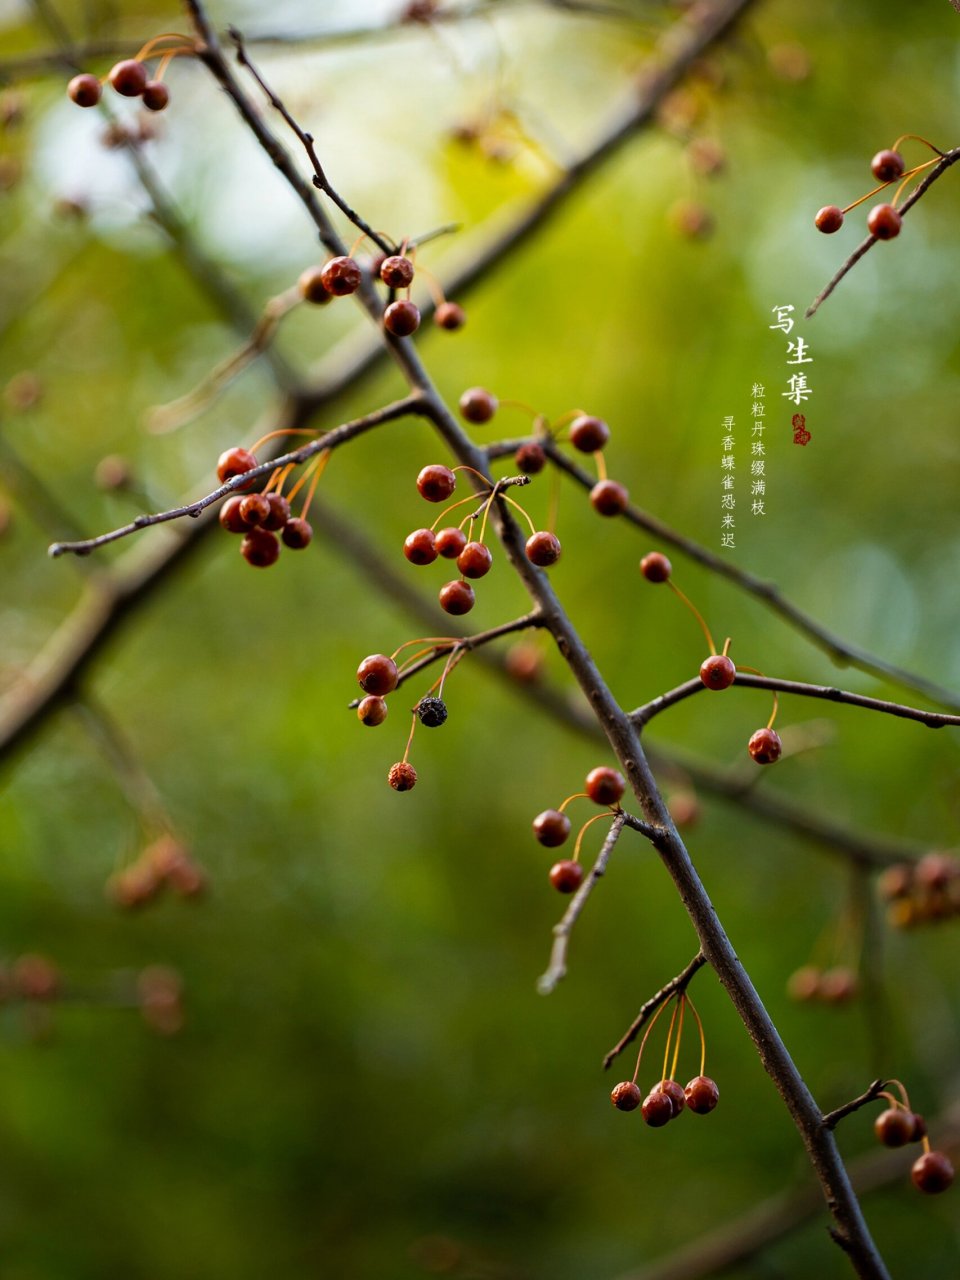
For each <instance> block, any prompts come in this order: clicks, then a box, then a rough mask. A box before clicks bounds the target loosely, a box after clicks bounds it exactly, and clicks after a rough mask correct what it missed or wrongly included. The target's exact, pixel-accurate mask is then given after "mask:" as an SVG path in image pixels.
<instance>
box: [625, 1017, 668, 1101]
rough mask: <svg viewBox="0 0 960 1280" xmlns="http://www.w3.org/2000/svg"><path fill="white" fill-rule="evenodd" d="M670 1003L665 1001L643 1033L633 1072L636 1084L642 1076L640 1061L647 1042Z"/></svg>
mask: <svg viewBox="0 0 960 1280" xmlns="http://www.w3.org/2000/svg"><path fill="white" fill-rule="evenodd" d="M669 1003H670V1001H669V1000H664V1002H663V1004H662V1005H661V1006H660V1008H659V1009H658V1010H657V1011H656V1013H655V1014H654V1015H653V1017H652V1018H651V1019H650V1025H649V1026H648V1027H647V1029H646V1031H645V1032H644V1033H643V1039H642V1040H641V1041H640V1048H639V1050H638V1052H637V1065H636V1067H635V1068H634V1071H633V1083H634V1084H636V1083H637V1076H638V1075H639V1074H640V1059H641V1058H642V1057H643V1051H644V1049H645V1048H646V1047H647V1041H648V1040H649V1039H650V1032H651V1031H652V1030H653V1028H654V1027H655V1026H656V1025H657V1019H658V1018H659V1017H660V1015H661V1013H663V1011H664V1009H666V1007H667V1005H668V1004H669Z"/></svg>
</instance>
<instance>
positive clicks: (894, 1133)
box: [873, 1081, 954, 1196]
mask: <svg viewBox="0 0 960 1280" xmlns="http://www.w3.org/2000/svg"><path fill="white" fill-rule="evenodd" d="M890 1083H892V1084H896V1085H897V1086H898V1088H899V1089H900V1092H901V1093H902V1094H903V1101H902V1102H901V1101H900V1100H898V1099H897V1098H895V1097H894V1096H893V1095H892V1094H890V1093H887V1092H883V1093H881V1094H880V1097H882V1098H885V1099H886V1100H887V1101H888V1102H889V1103H890V1104H891V1105H890V1106H889V1107H888V1108H887V1109H886V1111H881V1112H880V1114H879V1115H878V1116H877V1118H876V1120H875V1121H874V1123H873V1131H874V1133H875V1135H876V1137H877V1141H878V1142H880V1143H882V1144H883V1146H885V1147H905V1146H908V1145H909V1144H910V1143H913V1142H922V1143H923V1155H921V1156H918V1157H917V1159H916V1160H915V1161H914V1162H913V1165H912V1167H911V1169H910V1176H911V1178H912V1179H913V1185H914V1186H915V1187H916V1188H917V1190H918V1191H922V1192H924V1194H926V1195H931V1196H934V1195H939V1194H940V1192H941V1191H946V1190H947V1188H948V1187H949V1186H950V1185H951V1183H952V1182H953V1178H954V1171H953V1165H952V1164H951V1163H950V1161H949V1160H948V1159H947V1157H946V1156H945V1155H944V1153H943V1152H942V1151H932V1150H931V1149H930V1140H929V1138H928V1137H927V1125H926V1122H925V1120H924V1118H923V1116H921V1115H919V1114H918V1113H917V1112H916V1111H913V1110H912V1109H911V1107H910V1101H909V1099H908V1098H907V1093H906V1090H905V1089H904V1088H903V1086H902V1085H900V1083H899V1081H891V1082H890Z"/></svg>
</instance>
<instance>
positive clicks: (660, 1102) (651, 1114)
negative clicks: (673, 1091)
mask: <svg viewBox="0 0 960 1280" xmlns="http://www.w3.org/2000/svg"><path fill="white" fill-rule="evenodd" d="M641 1114H642V1115H643V1120H644V1123H645V1124H648V1125H649V1126H650V1128H651V1129H660V1128H662V1126H663V1125H665V1124H667V1123H669V1121H671V1120H672V1119H673V1101H672V1100H671V1098H670V1095H669V1094H667V1093H660V1092H658V1091H654V1092H653V1093H648V1094H647V1096H646V1097H645V1098H644V1100H643V1109H642V1112H641Z"/></svg>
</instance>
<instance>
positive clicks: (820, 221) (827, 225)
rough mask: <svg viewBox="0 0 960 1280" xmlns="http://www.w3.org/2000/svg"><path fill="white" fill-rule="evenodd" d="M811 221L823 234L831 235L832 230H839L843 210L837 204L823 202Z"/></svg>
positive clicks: (841, 224)
mask: <svg viewBox="0 0 960 1280" xmlns="http://www.w3.org/2000/svg"><path fill="white" fill-rule="evenodd" d="M813 222H814V225H815V226H816V228H817V230H818V231H822V232H823V234H824V235H825V236H831V235H833V233H834V231H839V230H840V228H841V227H842V226H843V210H842V209H841V208H840V206H839V205H836V204H825V205H824V206H823V208H822V209H819V210H818V211H817V216H816V217H815V218H814V220H813Z"/></svg>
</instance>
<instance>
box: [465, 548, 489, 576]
mask: <svg viewBox="0 0 960 1280" xmlns="http://www.w3.org/2000/svg"><path fill="white" fill-rule="evenodd" d="M492 564H493V553H492V552H491V550H490V548H489V547H488V546H485V545H484V544H483V543H482V542H468V543H467V545H466V546H465V547H464V548H463V550H462V551H461V552H460V554H459V555H458V556H457V568H458V569H459V570H460V572H461V573H462V574H463V576H464V577H465V578H484V577H486V575H487V574H488V573H489V572H490V566H491V565H492Z"/></svg>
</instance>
